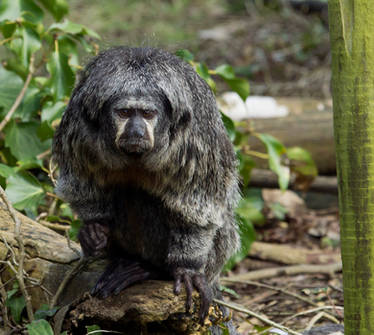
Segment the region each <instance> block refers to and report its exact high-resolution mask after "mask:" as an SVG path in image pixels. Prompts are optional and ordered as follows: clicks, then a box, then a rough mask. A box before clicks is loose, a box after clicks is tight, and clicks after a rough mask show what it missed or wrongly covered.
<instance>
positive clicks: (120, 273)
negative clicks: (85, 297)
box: [91, 258, 154, 299]
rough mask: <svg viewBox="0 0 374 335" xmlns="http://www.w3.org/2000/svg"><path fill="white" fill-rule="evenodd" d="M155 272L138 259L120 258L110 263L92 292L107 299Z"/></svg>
mask: <svg viewBox="0 0 374 335" xmlns="http://www.w3.org/2000/svg"><path fill="white" fill-rule="evenodd" d="M153 274H154V272H153V271H151V270H148V269H146V268H145V267H144V266H143V265H142V264H141V263H139V262H137V261H134V260H128V259H123V258H119V259H116V260H114V261H112V262H111V263H110V264H109V265H108V267H107V268H106V269H105V271H104V273H103V274H102V275H101V277H100V278H99V280H98V281H97V283H96V285H95V287H94V288H93V289H92V291H91V294H92V295H96V296H97V297H98V298H102V299H105V298H106V297H108V296H109V295H111V294H118V293H119V292H121V291H122V290H124V289H125V288H126V287H128V286H130V285H131V284H134V283H136V282H138V281H141V280H144V279H147V278H150V277H151V275H153Z"/></svg>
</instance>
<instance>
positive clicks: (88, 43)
mask: <svg viewBox="0 0 374 335" xmlns="http://www.w3.org/2000/svg"><path fill="white" fill-rule="evenodd" d="M66 14H67V3H66V1H65V0H28V1H25V0H3V1H2V2H1V3H0V33H1V34H2V39H1V40H0V57H1V59H2V63H1V65H0V78H1V80H0V120H1V122H0V134H1V135H2V136H1V137H0V160H1V163H0V185H1V186H2V187H4V188H6V193H7V195H8V197H9V199H10V200H11V202H12V204H13V206H14V207H15V208H16V209H18V210H20V211H24V212H25V213H26V214H27V215H28V216H30V217H32V218H35V217H36V216H39V215H41V214H43V215H44V216H45V217H46V219H47V220H49V221H51V222H55V221H58V222H66V223H68V224H70V226H71V235H70V236H71V238H74V237H76V235H77V232H78V230H79V221H78V220H76V218H74V216H73V214H72V212H71V210H70V209H69V206H68V205H67V204H66V203H64V202H63V201H61V200H60V199H58V197H56V195H55V194H54V191H53V188H54V186H53V182H52V181H51V179H53V164H51V162H50V158H51V151H50V147H51V141H52V138H53V135H54V132H55V129H56V127H57V125H58V124H59V121H60V119H61V116H62V113H63V111H64V109H65V107H66V105H67V102H68V99H69V96H70V93H71V90H72V88H73V85H74V82H75V78H76V75H77V71H78V70H79V69H80V65H79V64H80V62H79V57H78V56H79V52H80V50H84V51H85V52H88V53H92V54H94V53H96V52H97V49H98V48H97V45H96V44H95V39H98V38H99V36H98V35H97V34H96V33H95V32H94V31H92V30H90V29H88V28H87V27H85V26H83V25H81V24H76V23H73V22H70V21H68V20H66V19H64V17H65V16H66ZM48 16H49V17H48ZM50 17H52V19H53V20H54V22H53V23H52V24H50V25H48V24H47V23H46V22H48V21H51V18H50ZM63 19H64V20H63ZM62 20H63V21H62ZM178 55H179V56H180V57H182V58H184V59H185V60H186V61H188V62H190V64H191V65H192V66H193V67H194V68H195V70H196V71H197V72H198V73H199V75H200V76H201V77H202V78H204V79H205V80H206V81H207V83H208V84H209V85H210V87H211V88H212V90H213V91H214V92H215V91H216V85H215V81H214V77H215V76H219V77H220V78H222V79H223V80H224V81H225V82H226V83H227V85H228V86H229V87H230V88H231V89H232V90H233V91H235V92H237V93H238V94H239V95H240V96H241V97H242V99H245V98H246V97H247V96H248V95H249V84H248V82H247V81H246V80H244V79H241V78H238V77H237V76H236V75H235V73H234V71H233V68H232V67H231V66H229V65H221V66H218V67H217V68H215V69H213V70H211V69H209V68H208V67H207V66H206V65H205V64H203V63H200V62H196V61H195V60H194V57H193V55H192V54H191V53H189V52H188V51H186V50H180V51H179V52H178ZM222 118H223V121H224V123H225V125H226V128H227V131H228V133H229V136H230V138H231V140H232V141H233V143H234V146H235V149H236V152H237V156H238V158H239V171H240V174H241V178H242V181H243V189H242V193H243V198H242V200H241V201H240V203H239V206H238V209H237V216H238V222H239V226H240V233H241V238H242V249H241V250H240V252H239V253H238V254H237V255H235V256H234V257H233V258H232V259H231V260H230V262H229V263H228V264H227V267H226V268H227V269H229V268H231V267H232V266H233V265H235V264H236V263H237V262H238V261H240V260H241V259H243V258H244V257H245V256H246V255H247V254H248V250H249V248H250V244H251V243H252V242H253V240H254V239H255V231H254V224H261V223H262V222H263V221H264V217H263V215H262V209H263V201H262V199H261V194H260V192H259V191H258V190H254V189H251V188H249V187H248V184H249V181H250V175H251V171H252V168H253V167H254V166H255V163H254V160H253V158H252V157H253V155H260V156H262V157H264V158H266V159H268V161H269V167H270V169H271V170H273V171H274V172H275V173H276V174H277V175H278V178H279V185H280V187H281V188H282V189H286V188H287V185H288V182H289V176H290V171H291V170H293V171H295V172H296V173H298V174H299V175H308V176H311V177H313V176H314V175H315V174H316V169H315V166H314V163H313V161H312V160H311V158H310V155H308V153H307V152H305V151H304V150H302V149H300V148H293V149H286V148H285V147H284V146H283V145H282V144H281V143H280V142H279V141H277V140H276V139H275V138H274V137H272V136H270V135H267V134H257V133H256V132H254V131H252V130H250V131H243V130H240V129H239V127H238V125H236V124H234V122H233V121H232V120H231V119H229V118H228V117H227V116H225V115H222ZM249 136H256V137H257V138H259V139H260V140H261V141H262V142H263V143H264V146H265V148H266V149H267V154H265V155H264V154H260V153H255V152H252V151H251V150H250V149H249V148H248V145H247V143H248V137H249ZM290 159H293V161H294V162H297V164H290V163H289V160H290ZM18 291H19V289H18V288H17V287H14V288H13V289H12V290H10V291H9V292H8V296H7V300H6V301H7V302H6V306H7V307H8V308H9V310H10V312H11V315H12V317H13V320H14V322H16V323H19V322H21V321H22V313H23V310H24V308H25V299H24V297H23V296H19V295H18ZM54 312H55V310H52V311H51V310H48V309H47V310H46V309H45V308H44V309H40V310H39V311H37V312H36V313H35V318H36V320H35V321H33V322H31V323H29V324H28V325H27V329H28V331H29V333H30V334H51V333H52V330H51V327H50V325H49V324H48V321H46V320H45V318H48V317H50V316H51V315H53V313H54ZM38 319H39V320H38Z"/></svg>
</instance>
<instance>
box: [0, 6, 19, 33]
mask: <svg viewBox="0 0 374 335" xmlns="http://www.w3.org/2000/svg"><path fill="white" fill-rule="evenodd" d="M0 13H1V2H0ZM16 28H17V24H16V23H10V22H7V23H0V31H1V32H2V34H3V36H4V38H5V39H6V38H10V37H12V35H13V34H14V32H15V31H16Z"/></svg>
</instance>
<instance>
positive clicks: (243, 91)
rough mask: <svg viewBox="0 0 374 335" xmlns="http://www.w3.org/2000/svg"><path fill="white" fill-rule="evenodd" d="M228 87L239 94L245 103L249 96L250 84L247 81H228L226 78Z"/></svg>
mask: <svg viewBox="0 0 374 335" xmlns="http://www.w3.org/2000/svg"><path fill="white" fill-rule="evenodd" d="M224 80H225V82H226V83H227V85H229V86H230V88H231V89H232V90H233V91H234V92H236V93H238V94H239V96H240V97H241V98H242V99H243V101H245V99H247V97H248V95H249V83H248V81H247V80H246V79H242V78H233V79H226V78H224Z"/></svg>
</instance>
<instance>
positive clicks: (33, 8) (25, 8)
mask: <svg viewBox="0 0 374 335" xmlns="http://www.w3.org/2000/svg"><path fill="white" fill-rule="evenodd" d="M21 17H22V18H24V19H25V20H26V21H30V22H33V23H38V22H40V21H42V20H43V11H42V10H41V9H40V7H39V6H37V5H36V4H35V2H34V1H29V0H1V2H0V22H1V21H5V20H8V21H16V20H17V19H20V18H21Z"/></svg>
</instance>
